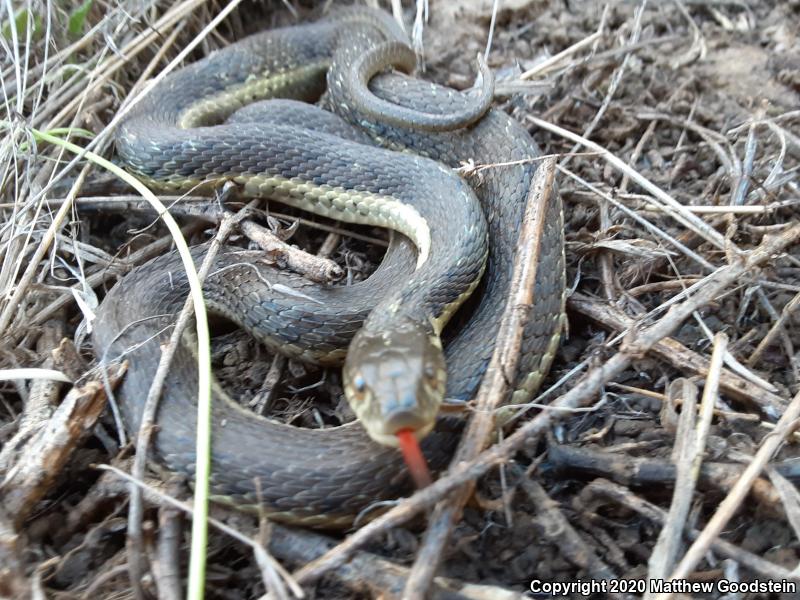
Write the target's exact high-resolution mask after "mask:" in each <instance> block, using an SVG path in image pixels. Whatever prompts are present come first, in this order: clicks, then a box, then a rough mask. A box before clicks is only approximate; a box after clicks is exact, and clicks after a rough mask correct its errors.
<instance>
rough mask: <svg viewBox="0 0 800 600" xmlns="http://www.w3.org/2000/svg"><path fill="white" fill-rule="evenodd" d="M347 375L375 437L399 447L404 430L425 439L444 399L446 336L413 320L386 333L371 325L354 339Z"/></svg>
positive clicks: (355, 405)
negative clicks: (374, 328)
mask: <svg viewBox="0 0 800 600" xmlns="http://www.w3.org/2000/svg"><path fill="white" fill-rule="evenodd" d="M382 327H386V324H385V323H384V324H383V325H382ZM343 379H344V388H345V394H346V396H347V400H348V402H349V403H350V406H351V408H352V409H353V412H355V413H356V416H358V418H359V419H360V420H361V423H362V425H363V426H364V428H365V429H366V430H367V433H368V434H369V436H370V437H371V438H372V439H373V440H375V441H376V442H378V443H379V444H383V445H385V446H397V445H398V440H397V434H398V432H400V431H404V430H406V431H407V430H411V431H412V432H413V433H414V435H415V436H416V437H417V439H422V438H423V437H424V436H425V435H427V434H428V433H429V432H430V430H431V429H433V425H434V424H435V422H436V414H437V413H438V412H439V406H440V405H441V403H442V400H443V398H444V392H445V379H446V370H445V364H444V354H443V352H442V343H441V340H440V339H439V336H438V335H436V334H435V333H434V332H433V330H432V328H430V327H426V325H425V324H424V323H420V322H417V321H415V320H412V319H399V320H398V321H396V322H393V324H392V326H391V327H390V328H388V329H382V330H381V331H375V330H373V329H372V328H371V327H370V326H369V325H365V326H364V327H363V328H362V329H361V330H360V331H359V332H358V333H357V334H356V335H355V337H354V338H353V341H352V342H351V343H350V348H349V350H348V351H347V358H346V360H345V364H344V369H343Z"/></svg>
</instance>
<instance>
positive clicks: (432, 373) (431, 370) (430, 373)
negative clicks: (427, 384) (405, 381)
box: [425, 365, 436, 379]
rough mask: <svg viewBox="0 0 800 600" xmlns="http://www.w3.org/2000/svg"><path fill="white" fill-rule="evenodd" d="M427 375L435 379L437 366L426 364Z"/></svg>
mask: <svg viewBox="0 0 800 600" xmlns="http://www.w3.org/2000/svg"><path fill="white" fill-rule="evenodd" d="M425 377H427V378H428V379H433V378H434V377H436V367H434V366H433V365H426V366H425Z"/></svg>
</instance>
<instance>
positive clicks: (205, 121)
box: [93, 9, 564, 528]
mask: <svg viewBox="0 0 800 600" xmlns="http://www.w3.org/2000/svg"><path fill="white" fill-rule="evenodd" d="M402 39H403V34H402V32H400V31H399V30H398V29H397V27H396V25H395V24H394V22H393V21H391V19H389V17H388V16H387V15H385V14H383V13H381V12H379V11H372V10H368V9H349V10H347V9H345V10H341V11H340V12H338V13H336V14H333V15H332V16H330V17H327V18H325V19H323V20H321V21H318V22H315V23H310V24H304V25H299V26H294V27H287V28H283V29H275V30H271V31H266V32H263V33H260V34H256V35H254V36H251V37H248V38H246V39H244V40H241V41H239V42H237V43H235V44H233V45H231V46H229V47H227V48H225V49H223V50H221V51H219V52H216V53H214V54H212V55H210V56H209V57H207V58H205V59H203V60H201V61H198V62H196V63H194V64H191V65H189V66H187V67H184V68H183V69H181V70H179V71H176V72H175V73H173V74H171V75H170V76H168V77H167V78H166V79H165V80H163V81H162V82H160V83H159V84H158V85H157V86H156V87H155V88H154V89H153V90H152V91H151V92H150V93H149V94H148V95H147V96H146V97H145V98H144V99H143V100H142V101H141V102H139V104H138V105H137V106H136V107H134V109H133V110H132V111H131V113H130V114H129V116H128V117H127V118H126V119H125V120H124V122H123V123H122V124H121V126H120V129H119V131H118V136H117V152H118V154H119V156H120V157H121V158H122V160H123V161H124V162H125V164H126V166H127V168H128V169H129V170H130V171H132V172H133V173H135V174H137V175H138V176H139V177H141V178H142V179H143V180H144V181H145V182H147V183H148V184H149V185H150V186H152V187H153V188H155V189H160V190H187V189H195V188H196V186H200V187H205V188H212V187H214V186H216V185H218V184H219V183H220V182H222V181H233V182H234V183H236V184H238V186H239V188H240V189H241V190H242V192H243V194H244V195H246V196H250V197H261V198H269V199H273V200H277V201H280V202H284V203H288V204H290V205H293V206H296V207H299V208H302V209H306V210H309V211H311V212H314V213H316V214H319V215H323V216H326V217H332V218H336V219H339V220H343V221H348V222H352V223H365V224H370V225H379V226H384V227H388V228H390V229H393V230H395V231H397V232H398V233H400V234H402V235H392V236H391V242H390V245H389V249H388V250H387V252H386V256H385V257H384V260H383V261H382V263H381V265H380V266H379V267H378V268H377V270H376V271H375V272H374V273H373V275H371V276H370V277H369V278H368V279H366V280H365V281H362V282H358V283H355V284H353V285H347V286H345V285H331V286H321V285H319V284H313V283H311V282H309V281H307V280H305V279H303V278H302V277H300V276H298V275H295V274H292V273H290V272H286V271H281V270H278V269H275V268H273V267H270V266H268V265H265V264H263V263H261V262H259V261H258V260H257V258H256V257H257V254H256V253H254V252H252V251H248V250H244V249H242V248H238V247H233V246H228V247H225V248H224V249H223V251H222V252H220V255H219V256H218V258H217V259H216V262H215V265H214V268H213V269H212V273H211V274H210V275H209V277H208V278H207V280H206V282H205V285H204V294H205V296H206V302H207V307H208V309H209V311H210V312H212V313H219V314H222V315H224V316H226V317H228V318H230V319H232V320H233V321H234V322H236V323H237V324H239V325H240V326H242V327H243V328H245V329H246V330H248V331H250V332H251V333H252V334H253V335H254V336H255V337H256V338H257V339H259V340H260V341H262V342H263V343H264V344H265V345H266V346H267V347H268V348H269V349H271V350H274V351H277V352H281V353H284V354H286V355H287V356H290V357H292V358H295V359H298V360H302V361H309V362H318V363H321V364H324V365H329V366H332V365H337V364H341V362H342V361H343V360H346V364H345V368H344V383H345V387H346V391H348V393H349V396H355V398H356V401H357V402H356V404H357V405H356V406H354V410H355V412H356V414H357V415H358V416H359V418H360V421H361V422H362V423H363V424H364V426H363V427H362V425H361V423H359V422H353V423H349V424H347V425H343V426H340V427H333V428H328V429H316V430H311V429H302V428H295V427H292V426H289V425H285V424H280V423H277V422H274V421H271V420H268V419H265V418H262V417H259V416H257V415H255V414H253V413H251V412H249V411H247V410H245V409H243V408H240V407H239V405H238V404H236V403H235V402H233V401H232V400H231V399H229V398H228V397H227V395H226V394H225V392H224V391H223V390H222V389H221V388H220V386H219V385H218V384H216V383H215V384H214V386H213V393H214V400H213V416H212V418H213V421H212V423H213V434H212V481H211V488H212V497H213V498H214V499H215V500H217V501H220V502H225V503H228V504H232V505H235V506H236V507H238V508H240V509H245V510H248V509H258V510H262V511H265V512H266V513H267V514H268V515H269V516H270V517H271V518H274V519H276V520H282V521H288V522H293V523H301V524H305V525H308V526H314V527H324V528H336V527H347V526H349V525H351V524H352V522H353V519H354V517H355V516H356V515H357V514H358V513H359V512H360V511H362V510H364V509H365V508H366V507H368V506H369V505H370V504H372V503H374V502H378V501H381V500H387V499H394V498H396V497H398V496H400V495H402V494H403V493H405V492H406V491H407V490H408V486H409V478H408V474H407V472H406V470H405V469H404V466H403V463H402V459H401V457H400V455H399V453H398V451H397V450H396V449H395V448H392V447H389V446H385V445H382V444H378V443H376V442H375V441H374V440H376V439H377V440H379V441H381V442H391V439H384V438H391V434H392V433H393V432H394V431H395V430H397V429H398V428H406V427H408V428H411V429H413V430H415V431H416V432H417V433H418V435H419V437H420V438H424V439H422V441H421V446H422V450H423V452H424V453H425V455H426V457H427V459H428V461H429V463H430V464H431V466H432V467H433V468H434V469H441V468H443V467H444V466H445V465H446V464H447V461H448V459H449V457H450V456H451V455H452V450H453V448H454V445H455V443H456V442H457V438H458V432H459V429H460V421H458V420H454V419H453V418H451V417H448V418H445V417H438V419H437V417H436V415H435V414H434V413H435V411H436V407H437V404H436V403H435V402H434V404H433V408H431V407H430V406H428V405H423V406H417V405H416V404H418V403H419V402H418V399H417V397H418V396H427V395H431V396H436V395H438V396H439V397H441V395H442V394H444V395H445V396H446V397H447V398H452V399H460V400H468V399H470V398H471V397H472V396H473V395H474V393H475V391H476V390H477V387H478V385H479V383H480V380H481V377H482V375H483V373H484V372H485V369H486V366H487V364H488V361H489V359H490V357H491V354H492V351H493V348H494V339H495V337H496V333H497V328H498V326H499V321H500V317H501V314H502V312H503V309H504V306H505V301H506V298H507V293H508V287H509V283H510V278H511V273H512V264H513V260H514V256H515V254H516V252H517V234H518V231H519V225H520V222H521V219H522V213H523V210H524V207H525V202H526V196H527V192H528V189H529V187H530V183H531V179H532V177H533V174H534V171H535V168H536V166H535V162H533V161H529V160H526V159H531V158H533V157H536V156H537V155H538V150H537V148H536V146H535V144H534V143H533V141H532V140H531V138H530V135H529V134H528V132H527V131H526V130H525V129H524V128H523V127H522V126H521V125H519V123H517V122H516V121H515V120H513V119H512V118H510V117H509V116H508V115H506V114H505V113H503V112H501V111H499V110H495V109H489V110H488V111H487V112H486V113H485V114H483V116H482V117H481V118H480V119H478V120H477V121H475V122H474V123H473V124H471V125H469V126H464V127H460V128H456V129H452V130H447V131H436V130H432V129H430V128H425V127H422V126H419V127H417V126H413V125H412V126H408V125H404V124H402V123H400V124H398V123H397V122H396V121H394V120H392V119H390V118H387V119H382V118H381V115H380V114H375V113H372V112H369V111H367V110H362V108H361V107H363V106H364V105H365V104H367V103H368V102H369V101H370V100H372V101H377V102H378V103H379V106H382V107H388V108H382V109H381V110H384V111H386V112H391V110H392V108H391V107H392V106H396V107H398V111H400V110H401V109H402V110H403V111H405V113H406V114H408V113H409V112H410V113H411V114H414V111H418V112H419V113H420V114H422V112H423V111H424V112H425V113H426V114H428V115H429V116H430V115H433V117H432V118H433V120H435V119H436V115H443V116H444V118H445V119H446V118H447V115H450V114H467V113H469V110H470V107H471V106H474V104H475V100H474V98H472V97H469V96H468V95H467V94H464V93H461V92H456V91H454V90H451V89H450V88H446V87H442V86H439V85H435V84H431V83H429V82H425V81H422V80H419V79H416V78H414V77H412V76H409V75H405V74H403V73H399V72H396V71H388V72H387V71H385V70H384V71H381V72H379V73H377V74H376V75H375V76H374V77H370V75H371V73H368V74H367V75H365V73H364V72H363V69H372V70H378V71H380V68H376V64H377V65H378V67H380V64H381V63H382V61H383V60H384V58H386V57H383V56H382V55H381V52H382V51H386V52H388V53H389V55H391V54H392V53H393V52H395V51H396V50H397V46H398V44H399V42H400V40H402ZM386 42H390V44H388V45H387V44H386ZM387 49H388V50H387ZM365 57H368V58H372V59H375V60H373V61H372V64H366V65H365V62H369V61H365ZM376 57H377V58H376ZM390 59H391V56H389V57H388V59H387V60H390ZM354 65H355V66H354ZM367 80H369V89H367V88H366V87H365V86H364V85H359V81H361V83H362V84H363V83H365V82H366V81H367ZM323 93H324V96H323V100H322V101H323V103H324V104H325V106H326V107H327V108H328V109H329V111H323V110H322V109H320V108H318V107H316V106H313V105H311V104H306V103H307V102H314V101H317V100H318V99H319V98H320V96H321V95H322V94H323ZM369 96H372V98H371V99H370V98H369ZM464 161H474V162H475V163H478V164H481V163H513V164H511V165H507V166H500V167H496V168H491V169H487V170H485V171H483V172H482V174H481V178H480V181H479V182H478V181H476V182H473V186H472V187H470V185H468V183H467V182H466V181H465V180H464V179H462V178H461V177H459V176H457V175H456V174H455V172H454V171H452V168H453V167H457V166H459V165H460V164H461V163H462V162H464ZM476 196H477V199H476ZM554 196H555V197H556V200H554V201H552V202H550V203H549V204H548V209H547V211H548V212H547V215H546V220H545V226H544V230H543V232H542V235H541V238H540V240H539V243H540V245H541V247H540V249H539V253H538V256H539V261H540V263H539V268H538V270H537V276H536V282H535V291H534V302H533V304H532V305H531V307H530V319H529V322H528V324H527V326H526V328H525V331H524V337H523V344H522V355H521V358H520V367H519V375H518V377H517V380H516V382H515V386H514V389H515V390H516V391H515V392H514V393H513V397H512V398H510V400H512V401H524V400H526V399H527V398H529V397H530V395H531V394H532V393H534V391H535V390H536V388H537V387H538V385H539V383H540V381H541V379H542V377H543V376H544V374H545V373H546V371H547V370H548V369H549V366H550V363H551V361H552V358H553V354H554V352H555V349H556V346H557V344H558V339H559V335H560V331H561V329H562V325H563V321H564V254H563V224H562V222H563V217H562V214H561V205H560V201H558V200H557V195H555V194H554ZM478 200H479V201H480V202H478ZM484 215H485V216H484ZM487 240H488V243H487ZM193 252H194V254H195V257H196V260H197V261H199V260H200V258H201V256H202V253H203V247H199V248H196V249H194V250H193ZM487 256H488V258H487ZM484 270H485V274H484V275H483V278H482V280H481V281H480V285H479V286H478V291H477V293H478V294H480V297H479V299H478V300H476V301H475V302H474V306H473V307H472V312H471V314H470V316H469V318H468V319H460V321H464V323H460V324H459V327H458V328H457V330H454V331H450V330H448V329H445V330H444V331H443V332H442V338H441V339H442V340H444V350H443V351H442V344H441V342H440V338H439V334H440V332H441V329H442V328H443V326H444V324H445V323H446V321H447V319H448V318H449V317H450V315H451V314H452V313H453V312H454V310H455V309H456V308H457V306H458V305H459V304H460V303H461V302H462V301H463V300H464V299H465V298H466V297H467V296H468V295H469V294H470V292H472V290H473V289H474V288H475V287H476V285H478V281H479V280H480V278H481V274H482V273H484ZM278 284H280V285H278ZM288 288H293V289H294V290H296V292H294V293H291V294H286V293H281V292H280V290H285V289H288ZM187 292H188V285H187V283H186V278H185V274H184V273H183V270H182V268H181V264H180V260H179V258H178V256H177V254H175V253H170V254H167V255H164V256H161V257H159V258H157V259H155V260H152V261H151V262H149V263H147V264H145V265H142V266H140V267H137V268H135V269H134V270H133V271H132V272H130V273H129V274H128V275H126V276H125V277H124V278H122V279H121V280H120V281H119V282H118V283H117V284H116V286H115V287H114V288H113V289H112V290H111V291H110V292H109V293H108V294H107V295H106V297H105V298H104V300H103V302H102V303H101V305H100V307H99V309H98V311H97V320H96V322H95V327H94V331H93V342H94V346H95V351H96V353H97V355H98V357H101V358H102V359H104V360H110V359H115V358H119V357H125V358H126V359H127V360H128V361H129V369H128V373H127V375H126V377H125V378H124V379H123V381H122V383H121V385H120V387H119V388H118V389H117V391H116V397H117V399H118V401H119V402H120V406H121V412H122V415H123V418H124V421H125V424H126V426H127V427H128V428H129V430H130V431H136V430H137V429H138V427H139V424H140V422H141V413H142V409H143V404H144V400H145V398H146V396H147V391H148V388H149V386H150V383H151V381H152V378H153V374H154V373H155V370H156V367H157V364H158V360H159V356H160V348H159V346H160V344H163V343H165V341H166V339H167V338H168V336H169V333H170V327H171V325H172V323H173V322H174V318H175V314H176V313H177V312H178V311H179V310H180V308H181V306H182V304H183V302H184V299H185V297H186V295H187ZM387 331H388V333H387ZM192 343H193V341H192V340H191V339H188V337H187V339H185V340H184V341H183V343H182V344H181V345H180V347H179V348H178V351H177V354H176V356H175V358H174V360H173V363H172V368H171V371H170V373H169V375H168V377H167V380H166V382H165V385H164V391H163V393H162V398H161V402H160V405H159V411H158V416H157V421H158V425H159V428H158V431H157V434H156V436H155V441H154V445H155V451H156V454H157V456H158V458H159V460H160V462H162V463H164V464H165V465H166V466H167V467H168V468H170V469H172V470H174V471H177V472H183V473H187V474H189V475H191V474H193V472H194V459H195V456H194V452H195V445H194V432H195V425H196V416H195V412H196V407H195V404H194V399H195V398H196V393H197V387H196V386H197V373H196V364H195V360H194V353H193V350H192V347H191V344H192ZM348 345H349V346H350V349H349V352H348V350H347V348H348ZM345 355H346V359H345ZM445 374H446V383H445ZM445 386H446V390H445ZM350 399H351V401H352V398H350ZM387 421H388V424H387ZM434 424H435V426H434ZM365 427H366V428H367V429H369V430H370V432H369V433H367V431H366V430H365ZM429 431H430V433H428V432H429ZM426 434H427V435H426Z"/></svg>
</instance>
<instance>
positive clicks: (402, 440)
mask: <svg viewBox="0 0 800 600" xmlns="http://www.w3.org/2000/svg"><path fill="white" fill-rule="evenodd" d="M395 435H396V436H397V441H398V443H399V445H400V451H401V452H402V453H403V460H405V461H406V466H407V467H408V471H409V473H411V477H412V478H413V479H414V483H415V484H416V486H417V488H418V489H422V488H424V487H427V486H429V485H430V484H431V482H432V481H433V480H432V479H431V472H430V471H429V470H428V462H427V461H426V460H425V456H424V455H423V454H422V450H421V449H420V447H419V442H418V441H417V436H415V435H414V430H413V429H401V430H400V431H398V432H397V433H395Z"/></svg>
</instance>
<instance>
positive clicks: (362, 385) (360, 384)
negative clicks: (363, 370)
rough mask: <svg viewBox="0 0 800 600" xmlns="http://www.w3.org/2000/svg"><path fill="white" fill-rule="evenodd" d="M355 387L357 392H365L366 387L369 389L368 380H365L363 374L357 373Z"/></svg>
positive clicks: (354, 380)
mask: <svg viewBox="0 0 800 600" xmlns="http://www.w3.org/2000/svg"><path fill="white" fill-rule="evenodd" d="M353 387H354V388H355V389H356V391H357V392H363V391H364V390H365V389H367V382H366V381H364V378H363V377H362V376H361V375H356V376H355V377H354V378H353Z"/></svg>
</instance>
